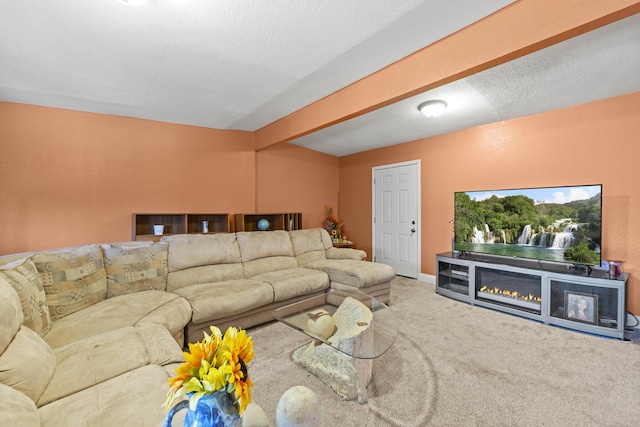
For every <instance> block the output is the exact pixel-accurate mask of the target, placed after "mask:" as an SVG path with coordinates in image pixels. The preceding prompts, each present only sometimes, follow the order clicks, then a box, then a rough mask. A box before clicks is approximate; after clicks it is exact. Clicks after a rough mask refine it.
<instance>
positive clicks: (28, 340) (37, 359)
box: [0, 326, 56, 402]
mask: <svg viewBox="0 0 640 427" xmlns="http://www.w3.org/2000/svg"><path fill="white" fill-rule="evenodd" d="M55 365H56V357H55V355H54V354H53V350H51V347H49V346H48V345H47V343H45V342H44V341H43V339H42V338H41V337H40V336H39V335H38V334H36V333H35V332H34V331H33V330H31V329H29V328H27V327H26V326H21V327H20V329H19V330H18V333H17V334H16V335H15V336H14V337H13V341H11V344H10V345H9V346H8V347H7V348H6V350H5V351H4V353H2V354H1V355H0V383H2V384H5V385H8V386H10V387H13V388H15V389H16V390H19V391H21V392H22V393H24V394H26V395H27V396H29V397H30V398H31V399H32V400H33V401H34V402H37V401H38V399H39V398H40V396H41V395H42V393H43V392H44V390H45V388H46V387H47V384H49V380H50V379H51V376H52V375H53V369H54V367H55Z"/></svg>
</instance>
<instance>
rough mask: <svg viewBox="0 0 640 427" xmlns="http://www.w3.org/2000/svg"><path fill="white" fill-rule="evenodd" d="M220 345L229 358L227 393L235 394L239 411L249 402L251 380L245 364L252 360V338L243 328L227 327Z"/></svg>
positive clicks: (225, 355) (226, 357)
mask: <svg viewBox="0 0 640 427" xmlns="http://www.w3.org/2000/svg"><path fill="white" fill-rule="evenodd" d="M221 346H222V348H223V356H222V357H224V358H225V359H228V360H229V364H230V365H231V368H232V374H231V375H230V377H229V379H228V380H227V381H228V383H229V385H228V386H227V392H228V393H234V394H235V400H236V402H237V403H238V406H239V407H240V413H242V411H244V409H245V408H246V407H247V405H248V404H249V403H251V387H253V382H252V381H251V379H250V378H249V372H248V370H247V364H248V363H249V362H250V361H251V360H253V355H254V353H253V340H252V339H251V337H248V336H247V332H246V331H244V330H240V331H238V330H237V329H236V328H229V329H227V331H226V332H225V333H224V336H223V337H222V343H221Z"/></svg>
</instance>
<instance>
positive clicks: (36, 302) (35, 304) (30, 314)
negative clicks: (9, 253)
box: [0, 258, 52, 337]
mask: <svg viewBox="0 0 640 427" xmlns="http://www.w3.org/2000/svg"><path fill="white" fill-rule="evenodd" d="M0 277H3V278H4V279H5V280H6V281H7V282H8V283H9V284H10V285H11V286H12V287H13V289H14V290H15V291H16V293H17V294H18V297H19V298H20V304H21V306H22V313H23V315H24V320H23V322H22V323H23V324H24V325H25V326H26V327H28V328H31V329H32V330H33V331H34V332H35V333H37V334H38V335H39V336H41V337H44V336H45V335H46V334H47V332H49V330H50V329H51V325H52V320H51V315H50V313H49V306H48V305H47V298H46V295H45V293H44V287H43V286H42V280H40V275H39V274H38V269H37V268H36V266H35V264H34V263H33V261H31V260H30V259H29V258H26V259H21V260H17V261H15V262H13V263H10V264H5V265H4V266H2V267H0Z"/></svg>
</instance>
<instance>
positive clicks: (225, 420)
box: [164, 391, 242, 427]
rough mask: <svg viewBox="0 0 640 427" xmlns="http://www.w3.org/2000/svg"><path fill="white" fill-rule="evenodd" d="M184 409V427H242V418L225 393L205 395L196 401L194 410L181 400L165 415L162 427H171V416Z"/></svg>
mask: <svg viewBox="0 0 640 427" xmlns="http://www.w3.org/2000/svg"><path fill="white" fill-rule="evenodd" d="M181 409H186V410H187V413H186V414H185V417H184V424H183V425H184V427H242V418H241V417H240V414H239V413H238V407H237V406H235V405H234V404H233V399H232V398H231V396H230V395H229V393H227V392H225V391H217V392H215V393H206V394H205V395H203V396H202V397H201V398H200V400H199V401H198V405H197V406H196V409H195V410H193V411H192V410H191V409H190V408H189V401H188V400H183V401H181V402H180V403H178V404H177V405H175V406H174V407H173V408H171V409H170V410H169V412H168V413H167V417H166V418H165V420H164V427H171V425H172V424H171V422H172V420H173V416H174V415H175V414H176V413H177V412H178V411H180V410H181Z"/></svg>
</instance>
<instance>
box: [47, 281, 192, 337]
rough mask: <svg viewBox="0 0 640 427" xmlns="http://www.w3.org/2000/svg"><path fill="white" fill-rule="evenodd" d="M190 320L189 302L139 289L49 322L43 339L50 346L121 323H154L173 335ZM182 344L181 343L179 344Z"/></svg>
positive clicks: (105, 330) (104, 330)
mask: <svg viewBox="0 0 640 427" xmlns="http://www.w3.org/2000/svg"><path fill="white" fill-rule="evenodd" d="M190 319H191V307H190V306H189V303H188V302H187V301H186V300H185V299H183V298H180V297H179V296H178V295H176V294H173V293H170V292H164V291H140V292H135V293H133V294H128V295H120V296H117V297H113V298H109V299H106V300H104V301H101V302H99V303H97V304H94V305H92V306H91V307H88V308H85V309H84V310H82V311H80V312H76V313H73V314H70V315H68V316H66V317H63V318H62V319H59V320H56V321H55V322H53V327H52V328H51V330H50V331H49V333H48V334H47V335H46V336H45V340H46V341H47V343H49V345H50V346H51V347H53V348H59V347H61V346H63V345H65V344H69V343H73V342H75V341H78V340H81V339H84V338H88V337H91V336H94V335H97V334H102V333H105V332H109V331H112V330H115V329H119V328H123V327H125V326H135V325H138V324H142V323H158V324H159V325H163V326H164V327H165V328H166V329H168V330H169V332H171V334H172V335H173V336H174V337H178V336H180V337H182V331H183V330H184V327H185V325H186V324H187V323H189V320H190ZM179 344H180V345H182V343H179Z"/></svg>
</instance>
